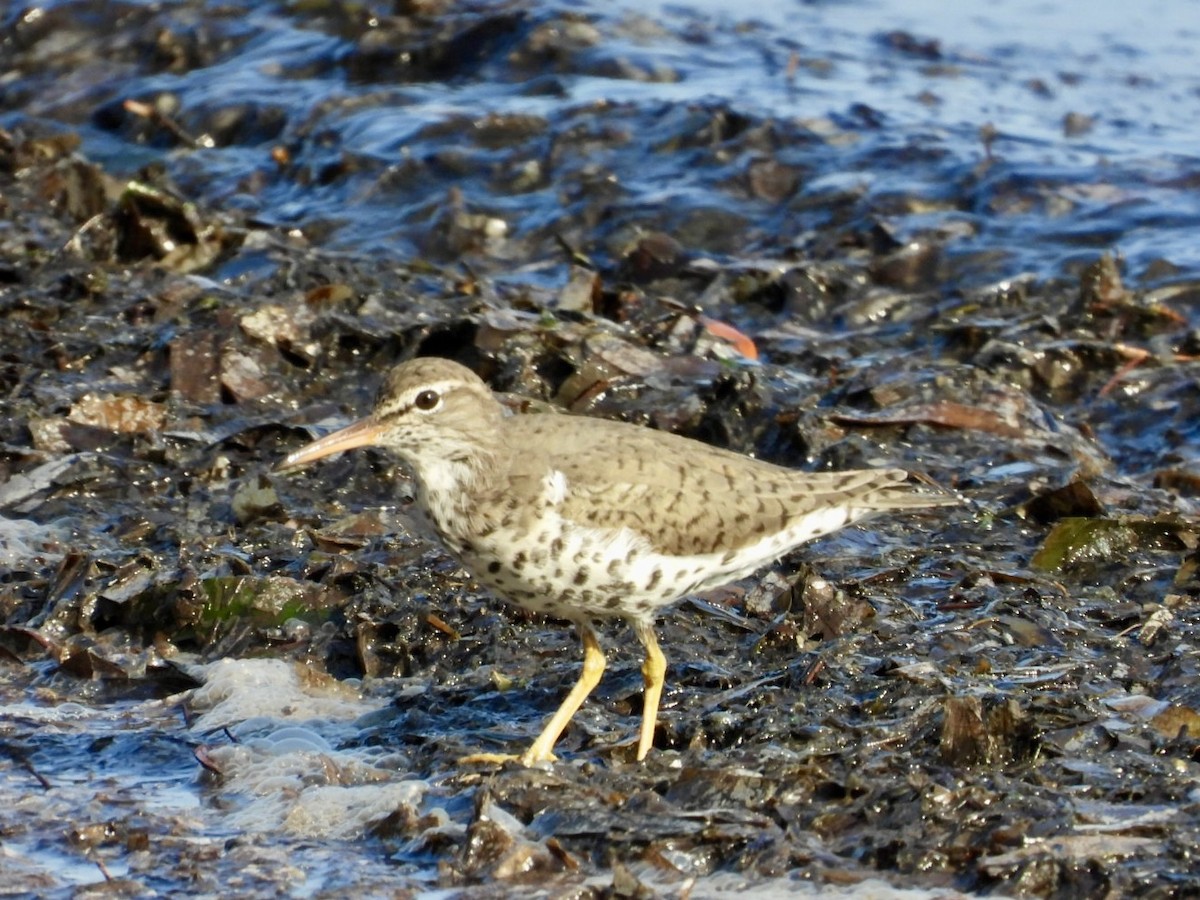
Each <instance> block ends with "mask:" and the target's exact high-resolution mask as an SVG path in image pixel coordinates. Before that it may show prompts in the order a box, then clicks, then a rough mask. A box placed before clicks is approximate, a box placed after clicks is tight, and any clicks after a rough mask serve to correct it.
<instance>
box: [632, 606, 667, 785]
mask: <svg viewBox="0 0 1200 900" xmlns="http://www.w3.org/2000/svg"><path fill="white" fill-rule="evenodd" d="M633 630H634V631H635V632H637V636H638V640H639V641H641V642H642V646H643V647H645V648H646V661H645V662H644V663H642V679H643V680H644V682H645V685H646V689H645V692H644V693H643V695H642V733H641V736H640V737H639V738H638V750H637V758H638V761H639V762H640V761H641V760H643V759H645V758H646V754H647V753H649V752H650V748H651V747H653V746H654V726H655V725H656V724H657V722H658V703H659V700H661V699H662V689H663V679H664V677H665V676H666V674H667V658H666V657H665V656H663V653H662V651H661V650H659V649H658V640H657V639H656V638H655V637H654V623H653V622H635V623H634V625H633Z"/></svg>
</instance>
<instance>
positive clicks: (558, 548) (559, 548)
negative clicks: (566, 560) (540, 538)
mask: <svg viewBox="0 0 1200 900" xmlns="http://www.w3.org/2000/svg"><path fill="white" fill-rule="evenodd" d="M550 552H551V553H562V552H563V539H562V538H555V539H554V540H552V541H551V542H550Z"/></svg>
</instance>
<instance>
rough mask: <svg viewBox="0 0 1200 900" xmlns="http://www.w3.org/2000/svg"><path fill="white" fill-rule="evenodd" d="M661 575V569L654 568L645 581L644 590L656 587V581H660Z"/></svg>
mask: <svg viewBox="0 0 1200 900" xmlns="http://www.w3.org/2000/svg"><path fill="white" fill-rule="evenodd" d="M662 577H663V571H662V569H655V570H654V573H653V574H652V575H651V576H650V580H649V581H647V582H646V590H648V591H652V590H654V589H655V588H656V587H658V583H659V582H660V581H662Z"/></svg>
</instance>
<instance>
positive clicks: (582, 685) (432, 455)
mask: <svg viewBox="0 0 1200 900" xmlns="http://www.w3.org/2000/svg"><path fill="white" fill-rule="evenodd" d="M364 446H376V447H382V448H384V449H387V450H390V451H392V452H393V453H395V454H396V455H397V456H399V457H400V459H401V460H402V461H403V462H404V463H406V464H407V465H408V467H409V468H410V469H411V471H412V474H413V475H414V477H415V479H416V485H417V497H416V506H417V508H418V510H419V511H420V513H421V515H422V516H423V517H424V519H425V524H427V525H428V526H429V528H431V529H432V531H433V533H435V534H436V535H437V536H438V538H439V539H440V540H441V542H442V544H443V545H444V546H445V548H446V550H448V551H449V552H450V554H451V555H452V556H454V558H455V559H457V560H458V561H459V562H460V563H461V564H462V565H463V566H464V567H466V568H467V569H468V570H469V571H470V572H471V573H472V574H474V576H475V577H476V578H477V579H478V580H479V581H480V582H481V583H482V584H483V585H485V586H486V587H488V588H490V589H491V590H492V591H494V592H495V593H496V594H499V595H500V596H501V597H504V598H505V599H507V600H509V601H511V602H513V603H516V604H518V605H520V606H523V607H525V608H526V609H529V610H532V611H534V612H538V613H545V614H546V615H549V616H554V617H556V618H559V619H567V620H569V621H571V622H573V623H574V624H575V627H576V629H577V630H578V632H579V635H580V638H581V639H582V641H583V672H582V674H581V675H580V677H579V680H578V681H577V682H576V684H575V686H574V687H573V688H572V690H571V691H570V693H569V694H568V695H567V697H566V699H565V700H563V702H562V705H561V706H560V707H559V708H558V711H557V712H556V713H555V714H554V715H553V717H552V718H551V719H550V721H549V722H548V723H547V724H546V726H545V728H544V729H543V730H542V732H541V734H540V735H539V736H538V737H537V739H536V740H535V741H534V742H533V744H532V746H530V747H529V749H528V750H526V751H525V753H524V754H523V755H522V756H521V757H520V759H521V761H522V762H523V763H524V764H525V765H534V764H536V763H540V762H545V761H549V760H553V759H554V756H553V754H552V752H551V751H552V749H553V747H554V744H555V742H556V741H557V740H558V738H559V736H560V735H561V734H562V732H563V730H564V729H565V728H566V727H567V724H568V723H569V722H570V720H571V717H572V716H574V715H575V712H576V711H577V710H578V709H579V707H580V706H581V705H582V704H583V701H584V700H585V699H586V698H587V696H588V694H590V693H591V692H592V689H593V688H595V687H596V685H597V684H598V683H599V681H600V676H601V674H602V673H603V671H604V653H603V651H602V650H601V649H600V643H599V641H598V640H597V638H596V632H595V631H594V630H593V626H592V622H593V620H595V619H598V618H604V617H610V616H615V617H617V618H622V619H625V620H627V621H628V622H629V623H630V624H631V625H632V626H633V630H634V632H635V633H636V634H637V637H638V640H639V641H641V643H642V646H643V647H644V648H645V651H646V659H645V662H644V664H643V665H642V676H643V678H644V682H645V694H644V703H643V712H642V727H641V733H640V736H639V740H638V747H637V758H638V759H639V760H641V759H644V758H645V756H646V754H647V753H648V752H649V751H650V748H651V745H652V744H653V742H654V727H655V722H656V720H657V717H658V705H659V699H660V697H661V695H662V688H663V676H664V674H665V672H666V659H665V658H664V656H663V654H662V651H661V650H659V647H658V641H657V640H656V639H655V636H654V619H655V617H656V615H657V613H658V611H659V610H660V609H662V608H663V607H665V606H668V605H670V604H672V603H674V602H675V601H676V600H678V599H680V598H681V597H683V596H686V595H687V594H690V593H693V592H695V591H702V590H706V589H708V588H713V587H717V586H719V585H723V584H727V583H729V582H731V581H734V580H736V579H738V578H742V577H744V576H746V575H749V574H750V573H752V572H754V571H755V570H756V569H758V568H760V567H761V566H763V565H765V564H766V563H769V562H771V561H772V560H774V559H776V558H778V557H779V556H781V555H783V554H784V553H786V552H787V551H788V550H791V549H792V548H794V547H796V546H797V545H798V544H802V543H804V542H805V541H808V540H811V539H812V538H815V537H818V536H820V535H824V534H828V533H829V532H831V531H835V530H837V529H838V528H841V527H842V526H843V525H846V524H848V523H850V522H853V521H855V520H857V519H860V518H862V517H863V516H866V515H868V514H870V513H873V512H879V511H883V510H905V509H919V508H923V507H932V506H941V505H945V504H950V503H957V502H959V501H958V499H957V498H955V497H953V496H951V495H948V494H944V493H933V492H921V491H917V490H914V489H913V487H912V486H911V485H910V484H909V483H908V473H906V472H905V471H904V470H903V469H862V470H855V471H845V472H821V473H805V472H797V471H793V470H791V469H786V468H782V467H780V466H775V465H771V464H770V463H766V462H762V461H760V460H757V459H752V458H750V457H747V456H741V455H739V454H737V453H732V452H729V451H727V450H720V449H717V448H715V447H710V446H709V445H707V444H703V443H700V442H699V441H694V440H690V439H688V438H684V437H680V436H678V435H674V434H669V433H667V432H662V431H654V430H652V429H649V428H643V427H641V426H637V425H632V424H628V423H624V422H614V421H609V420H605V419H595V418H588V417H584V416H567V415H551V414H540V415H507V414H506V410H505V408H504V407H503V406H502V405H501V403H500V402H499V400H498V399H497V398H496V397H495V396H494V395H493V394H492V392H491V390H489V389H488V387H487V385H485V384H484V383H483V381H482V380H480V378H479V377H478V376H477V375H475V373H473V372H472V371H471V370H470V369H467V368H465V367H464V366H461V365H459V364H458V363H455V362H451V361H449V360H445V359H435V358H423V359H415V360H412V361H410V362H406V363H403V364H401V365H399V366H397V367H396V368H395V369H394V370H393V371H392V372H391V373H390V375H389V376H388V378H387V380H386V381H385V382H384V385H383V387H382V389H381V390H380V392H379V396H378V399H377V400H376V403H375V408H374V410H373V411H372V412H371V414H370V415H368V416H367V417H366V418H364V419H361V420H360V421H358V422H355V423H354V424H353V425H350V426H348V427H346V428H343V429H342V430H340V431H337V432H334V433H333V434H330V435H328V436H327V437H324V438H321V439H320V440H318V441H315V442H313V443H311V444H309V445H308V446H306V447H303V448H301V449H300V450H297V451H296V452H294V453H292V454H290V455H289V456H288V457H287V458H286V459H285V460H284V461H283V463H282V464H281V466H280V468H281V469H291V468H295V467H298V466H303V465H307V464H308V463H311V462H313V461H314V460H317V459H320V458H322V457H324V456H328V455H330V454H333V453H339V452H341V451H343V450H350V449H351V448H354V447H364Z"/></svg>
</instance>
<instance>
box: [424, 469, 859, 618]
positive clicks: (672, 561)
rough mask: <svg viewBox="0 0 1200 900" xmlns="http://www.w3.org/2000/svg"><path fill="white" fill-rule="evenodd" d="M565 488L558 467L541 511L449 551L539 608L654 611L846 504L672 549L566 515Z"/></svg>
mask: <svg viewBox="0 0 1200 900" xmlns="http://www.w3.org/2000/svg"><path fill="white" fill-rule="evenodd" d="M568 490H569V485H568V484H567V480H566V478H565V477H564V476H563V475H562V473H561V472H557V471H552V472H551V473H550V474H549V475H548V476H547V477H546V479H545V480H544V482H543V491H542V494H541V497H540V498H539V502H538V504H537V506H538V510H537V513H538V514H537V515H536V516H533V517H528V518H524V522H525V524H526V526H527V527H526V528H524V529H518V528H514V527H510V526H506V525H502V526H500V527H498V528H496V529H495V530H493V531H490V532H489V533H487V534H484V535H475V536H472V537H471V538H469V539H466V540H463V541H453V542H448V543H449V544H450V547H449V549H451V551H452V552H453V553H454V555H455V556H456V557H458V559H459V560H460V561H461V562H462V563H463V564H464V565H465V566H466V567H467V568H468V569H470V570H471V571H472V572H473V573H474V574H475V575H476V577H477V578H478V579H479V580H480V581H481V582H482V583H483V584H484V585H486V586H488V587H490V588H491V589H493V590H494V591H495V592H496V593H497V594H499V595H500V596H501V597H504V598H506V599H508V600H511V601H513V602H515V603H517V604H519V605H521V606H523V607H525V608H527V609H530V610H533V611H535V612H540V613H545V614H548V615H552V616H558V617H561V618H581V617H589V616H598V617H603V616H619V617H623V618H637V619H651V618H652V617H653V616H654V614H655V612H656V611H657V610H658V609H659V608H660V607H662V606H665V605H667V604H669V603H671V602H673V601H675V600H676V599H678V598H680V597H682V596H685V595H687V594H689V593H692V592H694V591H697V590H704V589H707V588H711V587H716V586H718V585H722V584H726V583H728V582H730V581H733V580H736V579H738V578H741V577H744V576H746V575H749V574H750V573H752V572H754V571H755V570H757V569H758V568H760V567H761V566H763V565H764V564H766V563H768V562H771V561H772V560H774V559H776V558H778V557H779V556H780V555H781V554H783V553H785V552H786V551H787V550H788V549H789V548H791V547H793V546H795V545H796V544H797V543H800V542H803V541H804V540H807V539H808V538H810V537H813V536H816V535H818V534H824V533H827V532H829V531H833V530H836V529H837V528H839V527H841V526H842V525H843V524H845V521H846V518H847V510H846V509H845V508H841V509H822V510H818V511H814V512H813V513H811V514H810V515H809V516H805V517H803V518H802V519H801V520H799V521H797V522H795V523H793V524H792V526H791V527H789V528H788V529H786V530H785V531H783V532H774V533H768V534H766V535H764V536H763V537H761V538H760V539H758V540H757V541H755V542H752V543H750V544H747V545H745V546H742V547H739V548H730V549H723V550H718V551H715V552H712V553H701V554H691V555H673V554H666V553H662V552H659V551H657V550H655V548H654V546H653V544H652V543H651V540H649V539H648V538H647V537H646V536H644V535H642V534H639V533H637V532H635V531H633V530H632V529H630V528H627V527H621V528H611V527H609V528H604V527H595V526H592V525H589V524H587V523H583V522H578V521H573V520H570V519H568V518H565V517H564V516H563V515H562V514H561V512H560V507H561V504H562V501H563V498H564V497H565V496H566V492H567V491H568ZM530 523H532V525H530Z"/></svg>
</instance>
